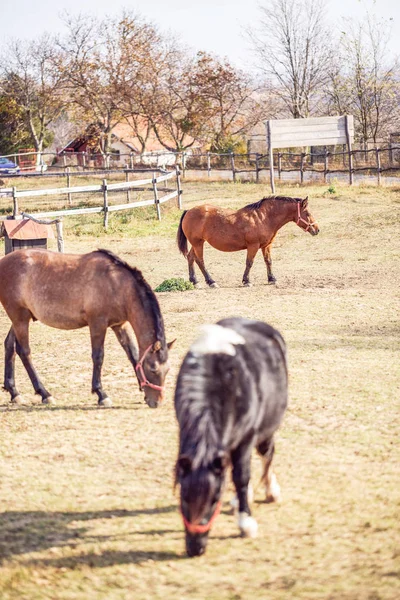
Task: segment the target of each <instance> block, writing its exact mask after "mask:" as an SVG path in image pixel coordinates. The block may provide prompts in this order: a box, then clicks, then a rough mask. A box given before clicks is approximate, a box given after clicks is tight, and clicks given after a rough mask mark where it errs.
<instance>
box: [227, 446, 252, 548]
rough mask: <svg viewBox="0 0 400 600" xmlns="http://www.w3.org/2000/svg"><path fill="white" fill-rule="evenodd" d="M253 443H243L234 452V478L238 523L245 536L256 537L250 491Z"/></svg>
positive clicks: (232, 457)
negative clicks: (250, 504) (249, 496)
mask: <svg viewBox="0 0 400 600" xmlns="http://www.w3.org/2000/svg"><path fill="white" fill-rule="evenodd" d="M251 450H252V444H251V443H249V442H248V443H247V444H242V445H241V446H239V448H237V449H236V450H234V451H233V452H232V455H231V460H232V479H233V483H234V485H235V489H236V494H237V499H238V505H239V507H238V511H239V514H238V525H239V529H240V533H241V534H242V536H244V537H256V536H257V530H258V524H257V521H256V520H255V519H254V518H253V517H252V516H251V510H250V506H249V500H248V493H249V483H250V459H251Z"/></svg>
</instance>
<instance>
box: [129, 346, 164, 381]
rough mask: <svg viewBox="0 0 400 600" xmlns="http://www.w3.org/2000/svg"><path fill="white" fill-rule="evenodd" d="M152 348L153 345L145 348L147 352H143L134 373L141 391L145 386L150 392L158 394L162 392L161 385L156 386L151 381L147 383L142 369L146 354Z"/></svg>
mask: <svg viewBox="0 0 400 600" xmlns="http://www.w3.org/2000/svg"><path fill="white" fill-rule="evenodd" d="M152 347H153V344H150V346H149V347H148V348H147V350H145V351H144V352H143V356H142V358H141V359H140V360H139V362H138V364H137V365H136V369H135V370H136V373H137V374H138V378H139V382H140V387H141V389H143V388H144V387H146V386H147V387H149V388H151V389H152V390H157V391H159V392H163V391H164V387H163V386H162V385H156V384H155V383H151V381H149V380H148V379H147V377H146V374H145V372H144V369H143V361H144V359H145V358H146V355H147V353H148V352H149V351H150V350H151V348H152Z"/></svg>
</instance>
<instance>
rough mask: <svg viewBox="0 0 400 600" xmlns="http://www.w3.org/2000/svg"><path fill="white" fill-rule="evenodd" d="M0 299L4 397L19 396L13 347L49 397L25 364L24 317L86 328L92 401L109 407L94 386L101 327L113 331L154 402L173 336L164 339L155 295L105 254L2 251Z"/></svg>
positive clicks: (45, 395)
mask: <svg viewBox="0 0 400 600" xmlns="http://www.w3.org/2000/svg"><path fill="white" fill-rule="evenodd" d="M0 302H1V303H2V305H3V306H4V309H5V311H6V313H7V315H8V316H9V318H10V319H11V322H12V327H11V329H10V331H9V333H8V335H7V337H6V340H5V343H4V346H5V372H4V389H5V390H6V391H8V392H9V393H10V395H11V401H12V402H21V401H22V398H21V396H20V394H19V393H18V391H17V388H16V387H15V377H14V370H15V353H17V354H18V355H19V357H20V358H21V360H22V363H23V365H24V367H25V369H26V371H27V373H28V375H29V378H30V380H31V382H32V385H33V387H34V390H35V392H36V394H39V395H40V396H41V398H42V402H43V403H44V404H50V403H52V402H53V398H52V397H51V395H50V393H49V392H48V391H47V390H46V389H45V387H44V386H43V384H42V383H41V381H40V379H39V377H38V375H37V373H36V371H35V368H34V366H33V364H32V360H31V351H30V348H29V323H30V321H31V320H33V321H41V322H42V323H45V324H46V325H49V326H50V327H55V328H57V329H79V328H81V327H85V326H88V327H89V330H90V338H91V343H92V360H93V378H92V392H93V393H96V394H97V396H98V403H99V405H100V406H111V400H110V399H109V398H108V396H107V394H106V393H105V392H104V390H103V388H102V385H101V368H102V364H103V359H104V339H105V336H106V331H107V328H108V327H111V329H112V330H113V331H114V333H115V335H116V337H117V339H118V341H119V343H120V344H121V346H122V348H123V349H124V350H125V352H126V354H127V356H128V359H129V360H130V362H131V363H132V365H133V367H134V368H135V371H136V375H137V378H138V381H139V385H140V388H141V390H143V391H144V394H145V401H146V402H147V404H148V405H149V406H150V407H151V408H155V407H157V406H158V404H159V403H160V402H161V401H162V399H163V393H164V388H163V385H164V379H165V376H166V374H167V371H168V349H169V348H170V347H171V345H172V343H173V342H172V343H171V344H167V343H166V341H165V333H164V323H163V318H162V315H161V311H160V307H159V304H158V302H157V298H156V296H155V294H154V293H153V291H152V289H151V287H150V286H149V284H148V283H147V282H146V281H145V279H144V278H143V275H142V273H141V272H140V271H139V270H138V269H135V268H134V267H131V266H129V265H128V264H127V263H126V262H124V261H123V260H121V259H120V258H118V257H117V256H115V254H113V253H112V252H109V251H108V250H97V251H95V252H91V253H90V254H83V255H78V254H77V255H75V254H58V253H53V252H48V251H46V250H18V251H16V252H12V253H10V254H7V255H6V256H5V257H3V258H2V259H1V260H0ZM132 328H133V331H134V333H135V336H136V339H137V342H138V345H139V352H138V350H137V348H136V345H135V342H134V336H133V332H132ZM139 357H140V360H139Z"/></svg>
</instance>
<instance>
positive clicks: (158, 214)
mask: <svg viewBox="0 0 400 600" xmlns="http://www.w3.org/2000/svg"><path fill="white" fill-rule="evenodd" d="M153 191H154V204H155V205H156V210H157V219H158V220H159V221H161V211H160V202H159V200H158V190H157V173H153Z"/></svg>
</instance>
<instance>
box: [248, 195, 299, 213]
mask: <svg viewBox="0 0 400 600" xmlns="http://www.w3.org/2000/svg"><path fill="white" fill-rule="evenodd" d="M275 200H278V201H279V202H301V201H302V198H291V197H290V196H266V197H265V198H261V200H258V201H257V202H253V203H252V204H246V206H245V207H244V208H250V209H251V210H258V209H259V208H261V207H262V206H263V204H264V202H270V201H275Z"/></svg>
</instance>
